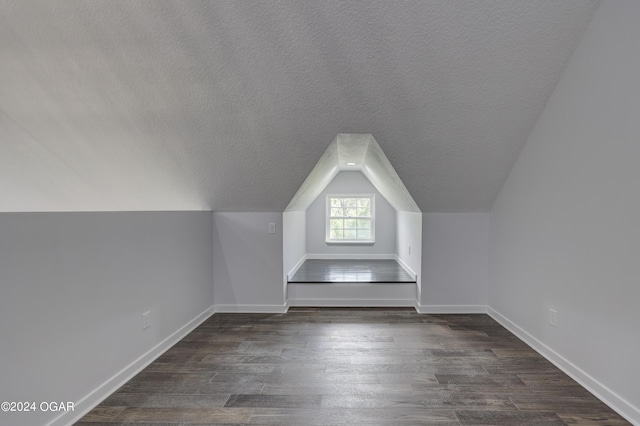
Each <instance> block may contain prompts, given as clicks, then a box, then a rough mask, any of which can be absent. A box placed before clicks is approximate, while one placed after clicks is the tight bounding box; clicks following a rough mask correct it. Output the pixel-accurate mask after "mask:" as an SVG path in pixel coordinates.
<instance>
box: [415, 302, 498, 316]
mask: <svg viewBox="0 0 640 426" xmlns="http://www.w3.org/2000/svg"><path fill="white" fill-rule="evenodd" d="M415 308H416V311H417V312H418V313H419V314H486V313H487V306H486V305H421V304H420V303H417V302H416V304H415Z"/></svg>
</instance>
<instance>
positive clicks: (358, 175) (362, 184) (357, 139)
mask: <svg viewBox="0 0 640 426" xmlns="http://www.w3.org/2000/svg"><path fill="white" fill-rule="evenodd" d="M369 206H371V210H370V211H369V209H368V208H369ZM283 242H284V244H283V266H284V268H283V271H284V278H283V282H284V284H283V285H284V294H285V300H287V302H288V304H289V305H290V306H415V304H416V301H417V300H420V275H421V269H422V265H421V261H422V254H421V248H422V212H421V211H420V209H419V208H418V206H417V204H416V203H415V201H414V200H413V198H412V197H411V195H410V194H409V192H408V190H407V189H406V187H405V186H404V184H403V183H402V181H401V180H400V177H399V176H398V174H397V173H396V171H395V169H394V168H393V166H392V165H391V163H390V162H389V160H388V159H387V157H386V156H385V155H384V152H383V151H382V149H381V148H380V146H379V145H378V143H377V142H376V140H375V139H374V138H373V136H372V135H370V134H339V135H337V136H336V138H335V139H334V140H333V141H332V142H331V144H330V145H329V147H328V148H327V150H326V151H325V152H324V154H323V155H322V157H321V158H320V160H319V161H318V163H317V164H316V166H315V167H314V168H313V169H312V170H311V172H310V173H309V176H308V177H307V179H306V180H305V181H304V182H303V184H302V185H301V187H300V189H299V190H298V191H297V192H296V194H295V196H294V197H293V199H292V200H291V202H290V203H289V205H288V206H287V208H286V210H285V212H284V215H283Z"/></svg>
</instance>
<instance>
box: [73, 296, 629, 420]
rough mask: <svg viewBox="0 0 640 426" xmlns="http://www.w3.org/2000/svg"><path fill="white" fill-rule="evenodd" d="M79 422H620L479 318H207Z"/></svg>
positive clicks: (341, 314) (362, 313)
mask: <svg viewBox="0 0 640 426" xmlns="http://www.w3.org/2000/svg"><path fill="white" fill-rule="evenodd" d="M78 424H80V425H95V424H105V425H113V424H137V425H140V424H148V425H151V424H154V425H160V424H162V425H188V424H201V425H202V424H208V425H215V424H227V425H231V424H251V425H254V424H259V425H347V424H349V425H354V424H359V425H360V424H361V425H613V426H615V425H626V424H629V423H627V422H626V421H625V420H624V419H623V418H621V417H620V416H618V415H617V414H616V413H614V412H613V411H612V410H611V409H609V408H608V407H607V406H606V405H605V404H603V403H602V402H600V401H599V400H598V399H596V398H595V397H593V396H592V395H591V394H590V393H589V392H587V391H586V390H585V389H584V388H582V387H580V386H579V385H578V384H577V383H576V382H574V381H573V380H572V379H570V378H569V377H567V376H566V375H565V374H563V373H562V372H561V371H560V370H558V369H557V368H556V367H554V366H553V365H552V364H551V363H549V362H548V361H546V360H545V359H543V358H542V357H540V356H539V355H538V354H537V353H535V352H534V351H533V350H531V349H530V348H529V347H528V346H527V345H525V344H524V343H522V342H521V341H520V340H518V339H517V338H516V337H515V336H513V335H512V334H510V333H509V332H508V331H507V330H505V329H504V328H503V327H501V326H500V325H499V324H497V323H496V322H495V321H493V320H492V319H491V318H490V317H489V316H487V315H419V314H417V313H416V312H415V310H413V309H369V308H362V309H352V308H342V309H318V308H292V309H290V310H289V312H288V313H287V314H278V315H273V314H216V315H214V316H212V317H211V318H209V319H208V320H207V321H206V322H204V323H203V324H202V325H201V326H200V327H198V328H197V329H196V330H194V331H193V332H192V333H191V334H189V335H188V336H187V337H186V338H185V339H184V340H182V341H181V342H179V343H178V344H176V345H175V346H174V347H173V348H171V349H170V350H169V351H167V352H166V353H165V354H163V355H162V356H161V357H160V358H158V359H157V360H156V361H155V362H154V363H152V364H151V365H150V366H149V367H147V368H146V369H145V370H144V371H142V372H141V373H140V374H138V375H137V376H136V377H135V378H134V379H132V380H131V381H129V382H128V383H127V384H125V385H124V386H123V387H122V388H120V389H119V390H118V391H117V392H115V393H114V394H113V395H111V396H110V397H109V398H107V399H106V400H105V401H104V402H103V403H102V404H100V405H99V406H98V407H96V408H95V409H94V410H93V411H91V412H90V413H89V414H87V415H86V416H85V417H84V418H83V419H82V420H81V421H80V422H79V423H78Z"/></svg>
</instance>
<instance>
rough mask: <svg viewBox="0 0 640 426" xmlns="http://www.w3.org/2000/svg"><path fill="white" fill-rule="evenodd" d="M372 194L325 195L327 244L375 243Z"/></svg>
mask: <svg viewBox="0 0 640 426" xmlns="http://www.w3.org/2000/svg"><path fill="white" fill-rule="evenodd" d="M374 212H375V205H374V198H373V194H365V195H327V242H328V243H373V242H374V241H375V224H374Z"/></svg>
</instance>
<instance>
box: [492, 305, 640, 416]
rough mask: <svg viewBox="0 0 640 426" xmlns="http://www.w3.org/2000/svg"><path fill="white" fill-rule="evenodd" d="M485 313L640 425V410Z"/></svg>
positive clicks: (521, 331)
mask: <svg viewBox="0 0 640 426" xmlns="http://www.w3.org/2000/svg"><path fill="white" fill-rule="evenodd" d="M487 313H488V314H489V316H491V318H493V319H494V320H496V321H497V322H498V323H500V325H502V326H503V327H504V328H506V329H507V330H509V331H510V332H511V333H513V334H515V335H516V336H517V337H518V338H519V339H521V340H522V341H523V342H525V343H526V344H527V345H529V346H531V348H533V349H534V350H535V351H536V352H538V353H539V354H540V355H542V356H543V357H544V358H546V359H547V360H548V361H549V362H551V363H552V364H553V365H555V366H556V367H558V368H559V369H560V370H562V371H563V372H565V373H566V374H567V375H568V376H570V377H571V378H572V379H574V380H575V381H576V382H578V383H580V385H582V386H583V387H584V388H585V389H587V390H588V391H589V392H591V393H592V394H593V395H595V396H596V397H597V398H598V399H599V400H601V401H602V402H604V403H605V404H607V405H608V406H609V407H611V409H612V410H614V411H616V412H617V413H618V414H620V415H621V416H622V417H624V418H625V419H627V420H628V421H630V422H631V423H632V424H637V425H640V408H638V407H636V406H634V405H632V404H631V403H629V402H628V401H627V400H625V399H624V398H622V397H620V396H619V395H618V394H616V393H615V392H614V391H612V390H611V389H609V388H608V387H607V386H605V385H603V384H602V383H600V382H599V381H598V380H596V379H595V378H593V377H592V376H590V375H589V374H588V373H587V372H585V371H584V370H582V369H581V368H580V367H578V366H577V365H575V364H573V363H572V362H571V361H569V360H568V359H566V358H564V357H563V356H562V355H560V354H559V353H557V352H555V351H554V350H553V349H551V348H550V347H549V346H547V345H545V344H544V343H542V342H541V341H540V340H538V339H537V338H535V337H534V336H532V335H531V334H529V333H528V332H527V331H526V330H524V329H522V328H520V326H518V325H517V324H516V323H514V322H512V321H511V320H509V319H508V318H507V317H505V316H504V315H502V314H501V313H499V312H498V311H496V310H495V309H493V308H491V307H488V308H487Z"/></svg>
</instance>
